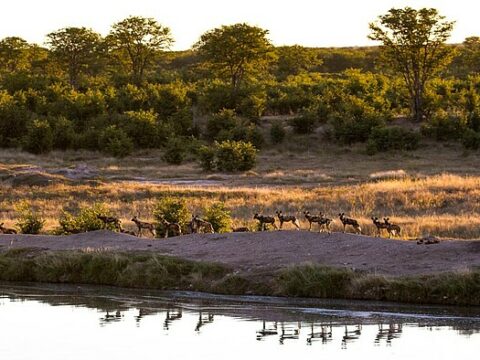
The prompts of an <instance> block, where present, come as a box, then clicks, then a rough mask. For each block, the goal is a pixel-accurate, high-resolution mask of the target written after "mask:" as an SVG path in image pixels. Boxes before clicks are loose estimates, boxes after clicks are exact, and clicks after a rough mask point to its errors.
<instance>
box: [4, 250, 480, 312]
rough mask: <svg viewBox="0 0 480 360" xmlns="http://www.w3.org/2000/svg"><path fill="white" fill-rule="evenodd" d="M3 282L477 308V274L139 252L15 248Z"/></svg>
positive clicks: (6, 256) (479, 299)
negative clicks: (250, 262) (238, 266)
mask: <svg viewBox="0 0 480 360" xmlns="http://www.w3.org/2000/svg"><path fill="white" fill-rule="evenodd" d="M0 281H16V282H50V283H69V284H95V285H110V286H121V287H130V288H152V289H175V290H196V291H206V292H213V293H222V294H232V295H237V294H258V295H278V296H294V297H295V296H297V297H317V298H342V299H363V300H387V301H397V302H408V303H424V304H451V305H476V306H478V305H480V270H471V271H464V272H456V273H444V274H437V275H425V276H410V277H387V276H378V275H373V274H367V273H361V272H356V271H353V270H350V269H343V268H331V267H325V266H320V265H316V264H304V265H298V266H292V267H289V268H286V269H283V270H281V271H280V272H273V271H271V272H269V271H268V270H267V271H265V270H262V274H249V275H248V276H246V275H245V274H242V273H241V272H240V273H239V272H237V271H235V269H230V268H228V267H226V266H223V265H219V264H213V263H205V262H194V261H187V260H183V259H179V258H173V257H167V256H160V255H158V254H152V253H141V252H137V253H117V252H108V251H70V252H65V251H62V252H43V251H41V250H38V249H37V250H35V249H15V250H10V251H7V252H4V253H0Z"/></svg>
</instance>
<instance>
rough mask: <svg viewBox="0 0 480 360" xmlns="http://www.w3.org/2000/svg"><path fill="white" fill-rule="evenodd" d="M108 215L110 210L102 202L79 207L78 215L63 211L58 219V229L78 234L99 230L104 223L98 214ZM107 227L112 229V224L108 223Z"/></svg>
mask: <svg viewBox="0 0 480 360" xmlns="http://www.w3.org/2000/svg"><path fill="white" fill-rule="evenodd" d="M99 215H102V216H110V212H109V210H108V209H107V207H106V206H105V205H104V204H100V203H97V204H94V205H93V206H92V207H86V208H83V209H80V211H79V213H78V215H76V216H75V215H73V214H71V213H70V212H68V211H64V212H63V214H62V216H61V218H60V219H59V223H60V230H59V233H62V234H78V233H82V232H87V231H95V230H101V229H103V228H104V226H105V224H104V223H103V221H101V220H100V219H99V218H98V216H99ZM107 229H109V230H114V229H115V226H114V225H113V224H108V225H107Z"/></svg>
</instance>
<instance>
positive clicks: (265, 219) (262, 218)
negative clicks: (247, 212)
mask: <svg viewBox="0 0 480 360" xmlns="http://www.w3.org/2000/svg"><path fill="white" fill-rule="evenodd" d="M253 218H254V219H255V220H258V221H259V222H260V231H265V230H266V225H267V224H272V225H273V227H274V228H275V229H278V227H277V225H275V218H274V217H273V216H268V215H260V214H255V215H253Z"/></svg>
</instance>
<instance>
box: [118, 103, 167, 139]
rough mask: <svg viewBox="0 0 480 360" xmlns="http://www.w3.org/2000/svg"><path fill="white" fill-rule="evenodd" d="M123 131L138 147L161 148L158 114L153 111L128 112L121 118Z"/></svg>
mask: <svg viewBox="0 0 480 360" xmlns="http://www.w3.org/2000/svg"><path fill="white" fill-rule="evenodd" d="M120 122H121V126H122V130H124V131H125V132H126V134H127V135H128V137H129V138H130V139H132V141H133V143H134V144H135V146H136V147H140V148H157V147H159V145H160V144H159V142H158V136H157V130H158V129H157V114H156V113H154V112H153V111H151V110H150V111H143V110H140V111H127V112H125V113H124V114H123V115H122V116H120Z"/></svg>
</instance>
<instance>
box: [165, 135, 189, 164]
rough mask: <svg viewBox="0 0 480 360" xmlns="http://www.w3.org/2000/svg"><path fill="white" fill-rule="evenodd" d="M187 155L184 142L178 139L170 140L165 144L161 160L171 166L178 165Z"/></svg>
mask: <svg viewBox="0 0 480 360" xmlns="http://www.w3.org/2000/svg"><path fill="white" fill-rule="evenodd" d="M186 153H187V149H186V145H185V141H184V140H182V139H180V138H171V139H170V140H168V142H167V146H166V148H165V153H164V154H163V159H164V160H165V161H166V162H167V163H169V164H173V165H180V164H181V163H182V162H183V160H185V156H186Z"/></svg>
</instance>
